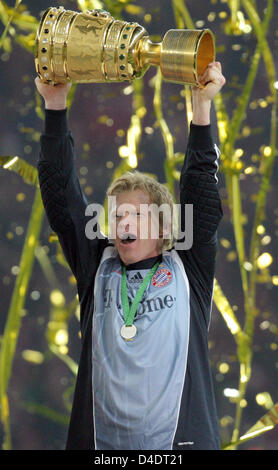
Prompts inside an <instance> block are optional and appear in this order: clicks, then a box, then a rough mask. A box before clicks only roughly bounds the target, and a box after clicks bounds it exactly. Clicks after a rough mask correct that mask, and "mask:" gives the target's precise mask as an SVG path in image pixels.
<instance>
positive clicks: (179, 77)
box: [35, 6, 215, 86]
mask: <svg viewBox="0 0 278 470" xmlns="http://www.w3.org/2000/svg"><path fill="white" fill-rule="evenodd" d="M214 60H215V43H214V35H213V34H212V32H211V31H210V30H209V29H203V30H188V29H170V30H169V31H167V32H166V34H165V36H164V38H163V40H162V42H160V43H153V42H151V41H150V39H149V35H148V33H147V31H146V30H145V28H143V27H142V26H140V25H139V24H138V23H132V22H126V21H119V20H116V19H115V18H113V17H112V16H111V15H110V13H108V12H107V11H104V10H92V11H87V12H85V13H82V12H75V11H70V10H65V9H64V8H63V7H61V6H60V7H58V8H53V7H50V8H48V9H47V10H46V11H45V13H44V15H43V17H42V19H41V21H40V25H39V29H38V32H37V38H36V52H35V65H36V70H37V74H38V76H39V77H40V78H41V80H42V81H44V82H46V83H50V84H52V85H55V84H57V83H66V82H67V81H71V82H74V83H104V82H108V83H111V82H122V81H124V82H125V81H128V82H129V81H131V80H134V79H135V78H139V77H142V76H143V75H144V73H145V72H146V71H147V70H148V68H149V67H150V66H151V65H154V66H157V67H160V69H161V73H162V76H163V78H164V79H165V80H167V81H170V82H175V83H187V84H189V85H196V86H201V85H200V83H199V80H198V77H200V75H202V74H203V72H204V71H205V69H206V67H207V65H208V64H209V63H210V62H212V61H214Z"/></svg>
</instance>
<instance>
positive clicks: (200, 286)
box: [179, 62, 225, 323]
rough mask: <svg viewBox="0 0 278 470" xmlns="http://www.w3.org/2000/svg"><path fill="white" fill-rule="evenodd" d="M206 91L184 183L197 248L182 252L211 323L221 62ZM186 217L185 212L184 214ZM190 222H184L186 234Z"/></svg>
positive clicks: (197, 109) (197, 95)
mask: <svg viewBox="0 0 278 470" xmlns="http://www.w3.org/2000/svg"><path fill="white" fill-rule="evenodd" d="M202 83H203V84H204V88H202V89H200V88H193V90H192V104H193V119H192V122H191V125H190V134H189V139H188V144H187V150H186V157H185V162H184V165H183V168H182V171H181V179H180V202H181V205H182V206H183V205H184V204H192V205H193V245H192V248H191V249H189V250H184V251H182V250H180V251H179V254H180V257H181V259H182V260H183V262H184V265H185V267H186V271H187V273H188V275H189V277H190V279H191V282H192V284H194V287H195V290H196V292H202V302H203V311H204V314H205V317H206V322H207V323H208V322H209V318H208V315H209V307H210V304H211V297H212V290H213V280H214V273H215V265H216V252H217V227H218V225H219V222H220V220H221V218H222V215H223V213H222V207H221V200H220V197H219V193H218V188H217V182H218V180H217V176H216V175H217V170H218V158H219V151H218V148H217V147H216V145H215V144H214V141H213V139H212V136H211V125H210V112H211V101H212V99H213V98H214V96H215V95H216V93H218V92H219V91H220V89H221V88H222V86H223V85H224V84H225V78H224V77H223V75H222V71H221V65H220V63H219V62H214V63H213V64H210V65H209V67H208V68H207V70H206V72H205V74H204V76H203V77H202ZM181 213H182V214H183V210H182V211H181ZM185 223H186V221H185V220H184V218H182V220H181V225H182V227H181V228H182V231H183V230H184V227H185Z"/></svg>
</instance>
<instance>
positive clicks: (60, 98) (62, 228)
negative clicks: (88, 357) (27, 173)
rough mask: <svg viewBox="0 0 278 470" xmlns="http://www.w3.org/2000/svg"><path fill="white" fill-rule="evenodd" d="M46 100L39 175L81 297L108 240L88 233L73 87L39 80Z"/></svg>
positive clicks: (50, 216)
mask: <svg viewBox="0 0 278 470" xmlns="http://www.w3.org/2000/svg"><path fill="white" fill-rule="evenodd" d="M35 83H36V86H37V89H38V91H39V93H40V94H41V95H42V96H43V98H44V101H45V128H44V132H43V134H42V136H41V140H40V143H41V151H40V156H39V161H38V174H39V182H40V188H41V194H42V199H43V204H44V207H45V211H46V215H47V218H48V221H49V224H50V226H51V228H52V230H53V231H54V232H56V233H57V235H58V238H59V241H60V244H61V247H62V249H63V252H64V255H65V257H66V259H67V261H68V263H69V265H70V268H71V270H72V272H73V274H74V276H75V277H76V280H77V288H78V292H79V295H80V296H81V295H82V292H83V288H84V287H85V285H86V283H87V282H90V279H89V273H90V275H92V273H94V269H93V267H94V266H95V269H96V268H97V265H98V260H99V257H100V256H101V253H102V249H103V248H104V246H105V244H106V242H107V240H106V239H99V238H95V239H94V240H89V239H88V238H87V237H86V234H85V226H86V223H87V222H88V218H86V217H85V209H86V207H87V205H88V203H87V200H86V198H85V196H84V194H83V192H82V190H81V187H80V184H79V180H78V177H77V174H76V171H75V166H74V159H75V155H74V142H73V138H72V135H71V133H70V131H69V129H68V124H67V109H66V98H67V94H68V92H69V89H70V86H71V85H70V84H66V85H57V86H55V87H53V86H50V85H47V84H44V83H42V82H41V81H40V79H39V78H36V80H35Z"/></svg>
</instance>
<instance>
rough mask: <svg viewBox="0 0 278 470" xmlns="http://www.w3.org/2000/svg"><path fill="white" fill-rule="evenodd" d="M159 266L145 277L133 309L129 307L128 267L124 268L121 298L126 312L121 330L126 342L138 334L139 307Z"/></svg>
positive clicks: (135, 298) (157, 264)
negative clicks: (136, 319)
mask: <svg viewBox="0 0 278 470" xmlns="http://www.w3.org/2000/svg"><path fill="white" fill-rule="evenodd" d="M158 266H159V262H157V263H156V264H155V265H154V266H153V267H152V269H151V270H150V271H149V272H148V274H147V275H146V276H145V277H144V279H143V281H142V284H141V285H140V287H139V289H138V291H137V292H136V295H135V297H134V299H133V302H132V305H131V307H129V302H128V296H127V280H126V267H125V266H123V269H122V284H121V296H122V306H123V312H124V319H125V324H124V325H123V326H122V328H121V336H122V338H124V339H125V340H126V341H131V340H132V339H133V338H134V337H135V336H136V333H137V328H136V326H135V325H134V324H133V321H134V317H135V313H136V310H137V307H138V304H139V302H140V300H141V299H142V297H143V295H144V292H145V290H146V289H147V287H148V284H149V282H150V280H151V278H152V276H153V275H154V273H155V271H156V270H157V268H158Z"/></svg>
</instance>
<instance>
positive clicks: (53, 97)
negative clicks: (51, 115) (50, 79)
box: [35, 77, 71, 110]
mask: <svg viewBox="0 0 278 470" xmlns="http://www.w3.org/2000/svg"><path fill="white" fill-rule="evenodd" d="M35 85H36V87H37V90H38V92H39V93H40V95H41V96H42V97H43V99H44V102H45V108H46V109H54V110H61V109H65V108H66V107H67V95H68V92H69V91H70V89H71V83H70V82H68V83H65V84H62V83H61V84H59V85H55V86H52V85H48V84H47V83H44V82H42V81H41V79H40V78H39V77H36V78H35Z"/></svg>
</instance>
